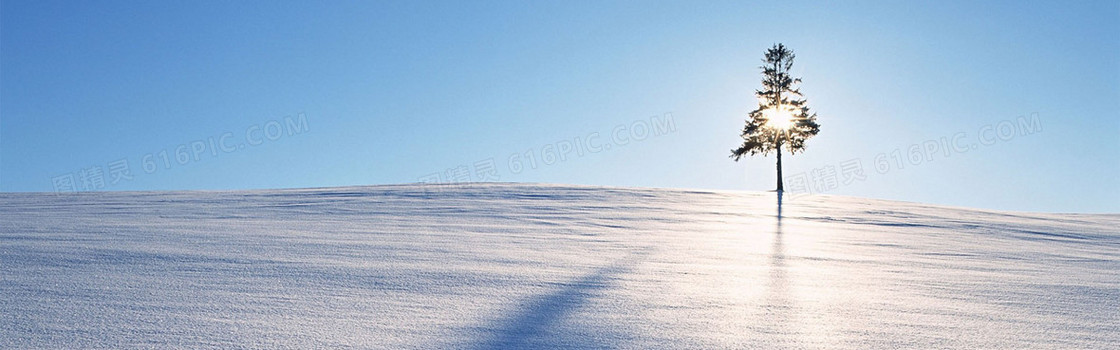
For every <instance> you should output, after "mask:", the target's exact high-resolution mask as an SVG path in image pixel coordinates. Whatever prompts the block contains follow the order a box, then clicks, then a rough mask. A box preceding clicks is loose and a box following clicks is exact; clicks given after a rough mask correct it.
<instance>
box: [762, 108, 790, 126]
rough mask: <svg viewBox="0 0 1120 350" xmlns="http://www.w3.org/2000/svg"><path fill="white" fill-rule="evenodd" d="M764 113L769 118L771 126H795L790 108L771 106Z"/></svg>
mask: <svg viewBox="0 0 1120 350" xmlns="http://www.w3.org/2000/svg"><path fill="white" fill-rule="evenodd" d="M763 113H765V114H766V119H767V120H769V121H768V122H767V124H769V125H770V127H773V128H775V129H779V130H786V129H789V127H790V126H793V113H792V111H790V110H788V109H785V108H771V109H767V110H766V111H764V112H763Z"/></svg>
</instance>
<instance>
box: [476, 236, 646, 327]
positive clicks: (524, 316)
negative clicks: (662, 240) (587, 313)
mask: <svg viewBox="0 0 1120 350" xmlns="http://www.w3.org/2000/svg"><path fill="white" fill-rule="evenodd" d="M645 254H646V252H644V251H643V252H639V253H634V254H631V255H630V256H627V257H626V258H623V259H620V261H619V262H618V263H615V264H612V265H609V266H604V267H601V268H599V269H597V270H595V271H594V272H592V273H590V274H587V275H584V276H583V277H581V278H578V279H576V280H572V281H568V282H566V283H563V284H562V286H561V288H559V289H557V290H555V291H554V292H552V293H548V294H543V295H539V296H536V297H534V298H531V299H529V300H528V301H526V302H524V303H523V304H522V306H521V307H520V309H519V311H517V312H514V313H513V314H511V315H509V316H507V317H504V318H502V319H500V320H497V321H495V322H494V323H493V324H491V327H493V328H494V329H495V331H494V332H493V333H492V334H491V336H490V337H489V339H485V340H484V341H483V342H481V343H480V344H477V345H476V346H474V348H475V349H526V348H542V347H544V348H556V347H575V348H601V347H612V346H611V344H603V343H602V342H604V341H606V340H607V339H602V338H600V337H592V336H593V335H595V334H603V333H604V332H605V331H608V330H605V329H598V328H597V329H579V328H578V327H579V324H578V323H568V322H565V318H567V317H568V316H569V315H571V314H572V313H573V312H574V311H576V310H578V309H579V308H581V307H584V306H586V305H587V304H588V303H589V302H590V301H591V299H593V298H595V297H598V296H601V295H603V294H605V293H606V292H607V290H609V289H611V288H612V287H613V286H614V282H615V280H617V279H618V276H620V275H625V274H627V273H628V272H629V271H630V270H631V269H632V266H633V265H634V263H635V262H636V261H637V260H638V258H640V257H641V256H644V255H645ZM569 322H570V321H569ZM608 326H613V325H608ZM594 338H600V339H594Z"/></svg>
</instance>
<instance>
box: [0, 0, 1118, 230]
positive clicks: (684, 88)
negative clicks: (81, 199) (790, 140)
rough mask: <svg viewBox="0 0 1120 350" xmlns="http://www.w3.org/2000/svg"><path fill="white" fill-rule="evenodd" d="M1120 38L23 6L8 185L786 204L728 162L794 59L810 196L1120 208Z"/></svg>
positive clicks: (649, 8)
mask: <svg viewBox="0 0 1120 350" xmlns="http://www.w3.org/2000/svg"><path fill="white" fill-rule="evenodd" d="M1117 33H1120V4H1118V3H1117V2H1115V1H1101V2H1059V1H1055V2H1050V3H1043V2H1026V3H1024V2H1019V1H1009V2H980V3H974V2H971V1H960V2H954V1H937V2H927V3H924V4H917V3H910V2H897V1H884V2H845V3H844V4H826V3H802V2H692V1H688V2H686V1H679V2H656V1H655V2H646V1H642V2H639V1H626V2H609V3H602V2H590V1H589V2H581V1H576V2H571V1H541V2H476V3H469V4H464V3H459V2H413V1H384V2H311V1H260V2H253V1H237V2H217V1H203V2H194V1H124V2H107V1H95V2H74V1H34V2H32V1H4V2H2V3H0V191H56V190H60V189H61V190H69V189H74V190H78V191H81V190H172V189H245V188H286V187H319V186H342V185H366V184H389V183H409V182H418V181H450V180H454V179H458V180H470V181H478V180H497V181H518V182H554V183H574V184H595V185H615V186H649V187H681V188H708V189H743V190H770V189H772V188H773V187H774V179H775V174H774V158H773V156H770V157H753V158H747V159H744V160H742V161H740V162H738V163H736V162H733V161H732V160H730V159H729V158H728V155H729V152H730V149H732V148H734V147H736V146H737V145H738V143H739V142H740V140H739V138H738V131H739V130H740V129H741V128H742V124H743V120H744V119H745V117H746V114H747V112H748V111H750V110H751V109H753V108H754V107H755V98H754V97H753V95H752V93H753V91H754V89H757V88H758V87H759V85H760V83H759V79H760V76H759V70H758V65H759V64H760V62H759V60H760V59H761V57H762V53H763V51H764V50H765V49H766V48H768V47H769V46H771V45H772V44H774V43H778V42H781V43H784V44H786V45H788V46H789V47H791V48H793V49H794V51H795V52H796V54H797V59H796V62H795V66H794V74H795V75H797V76H800V77H802V78H803V79H804V83H803V84H802V91H803V92H804V93H805V94H806V97H807V98H808V101H809V106H810V107H812V108H813V109H814V110H815V111H816V112H817V113H819V122H820V123H821V133H820V135H818V136H817V137H815V138H813V139H811V140H810V141H809V142H808V144H807V146H808V149H807V150H806V152H805V153H802V154H797V155H794V156H792V157H783V163H784V166H785V168H784V171H785V175H786V177H787V183H786V187H787V189H790V187H795V189H799V190H800V191H802V192H811V193H829V194H840V195H854V196H864V197H875V198H887V199H898V200H907V201H916V202H929V203H939V204H949V205H959V206H968V207H980V208H992V209H1006V210H1027V211H1052V212H1120V199H1118V198H1120V181H1118V180H1117V173H1118V171H1120V64H1118V63H1117V62H1120V36H1118V35H1117ZM587 147H591V148H594V149H597V150H598V152H590V151H588V150H586V149H585V148H587ZM946 150H948V151H946ZM561 154H563V155H561ZM125 170H127V171H125ZM860 171H862V176H860V175H861V174H859V172H860ZM67 179H69V180H67ZM790 181H794V182H799V183H800V184H801V185H802V186H798V184H792V185H791V183H790Z"/></svg>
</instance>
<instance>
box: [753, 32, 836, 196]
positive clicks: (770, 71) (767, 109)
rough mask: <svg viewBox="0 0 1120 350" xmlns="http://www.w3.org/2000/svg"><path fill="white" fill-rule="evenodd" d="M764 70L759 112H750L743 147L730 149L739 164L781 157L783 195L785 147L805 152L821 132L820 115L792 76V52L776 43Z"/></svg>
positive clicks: (780, 177)
mask: <svg viewBox="0 0 1120 350" xmlns="http://www.w3.org/2000/svg"><path fill="white" fill-rule="evenodd" d="M762 62H763V63H764V64H763V65H762V66H761V67H759V68H761V69H762V89H761V90H755V96H756V97H758V109H755V110H753V111H751V113H750V114H749V118H748V119H747V120H746V123H747V125H746V126H745V127H743V133H742V135H741V136H742V137H743V145H742V146H739V148H736V149H733V150H731V158H732V159H734V160H735V161H739V158H742V157H743V156H744V155H752V156H753V155H756V154H762V155H763V156H765V155H768V154H770V152H771V151H774V152H777V155H778V192H782V191H783V188H782V146H785V149H786V151H789V153H790V154H791V155H792V154H795V153H797V152H802V151H804V150H805V140H808V139H809V138H810V137H813V136H814V135H816V134H817V132H819V131H820V125H818V124H817V114H816V113H810V112H809V106H807V105H806V104H805V99H804V98H803V96H802V95H801V90H800V88H799V87H798V86H797V85H798V84H800V83H801V78H792V77H790V75H789V70H790V68H792V67H793V51H791V50H790V49H789V48H787V47H785V45H782V44H777V45H774V46H773V47H771V48H770V49H768V50H766V54H765V57H764V58H763V59H762Z"/></svg>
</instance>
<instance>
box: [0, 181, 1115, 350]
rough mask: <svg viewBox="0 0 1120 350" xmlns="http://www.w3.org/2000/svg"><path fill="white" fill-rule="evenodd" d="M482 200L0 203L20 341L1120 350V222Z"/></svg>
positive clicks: (591, 196) (157, 198)
mask: <svg viewBox="0 0 1120 350" xmlns="http://www.w3.org/2000/svg"><path fill="white" fill-rule="evenodd" d="M781 210H782V211H781V219H780V220H779V219H778V217H777V214H778V213H777V203H776V196H775V194H774V193H748V192H731V191H699V190H675V189H637V188H609V187H588V186H563V185H526V184H472V185H464V186H455V187H436V186H422V185H396V186H374V187H348V188H322V189H299V190H259V191H227V192H115V193H114V192H105V193H77V194H67V195H58V194H46V193H38V194H28V193H0V273H2V275H0V348H4V349H11V348H58V349H61V348H131V347H139V348H173V347H181V348H321V347H347V346H353V347H360V348H466V349H494V348H526V347H549V348H557V347H560V348H564V347H580V348H583V347H592V348H720V349H724V348H850V349H864V348H915V347H917V348H1009V349H1018V348H1098V349H1103V348H1114V349H1115V348H1118V347H1120V229H1118V227H1120V215H1079V214H1028V213H1014V212H998V211H986V210H974V209H965V208H952V207H944V206H933V205H924V204H915V203H904V202H892V201H882V200H872V199H861V198H850V197H837V196H802V197H794V198H786V199H785V200H784V203H782V208H781Z"/></svg>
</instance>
